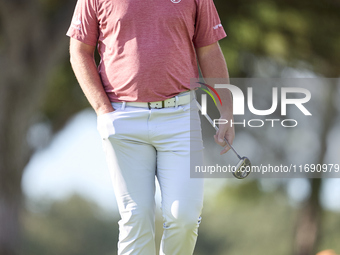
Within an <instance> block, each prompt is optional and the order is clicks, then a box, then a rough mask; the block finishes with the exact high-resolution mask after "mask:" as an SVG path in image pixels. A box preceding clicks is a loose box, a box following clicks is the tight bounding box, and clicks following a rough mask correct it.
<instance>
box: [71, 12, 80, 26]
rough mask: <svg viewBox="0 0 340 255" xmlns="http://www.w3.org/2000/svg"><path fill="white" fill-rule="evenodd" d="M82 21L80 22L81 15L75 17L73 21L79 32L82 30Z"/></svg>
mask: <svg viewBox="0 0 340 255" xmlns="http://www.w3.org/2000/svg"><path fill="white" fill-rule="evenodd" d="M80 25H81V20H80V13H78V15H77V16H74V17H73V19H72V26H73V27H75V28H76V29H78V30H81V26H80Z"/></svg>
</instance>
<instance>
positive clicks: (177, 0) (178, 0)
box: [171, 0, 182, 4]
mask: <svg viewBox="0 0 340 255" xmlns="http://www.w3.org/2000/svg"><path fill="white" fill-rule="evenodd" d="M180 1H182V0H171V2H173V3H174V4H178V3H179V2H180Z"/></svg>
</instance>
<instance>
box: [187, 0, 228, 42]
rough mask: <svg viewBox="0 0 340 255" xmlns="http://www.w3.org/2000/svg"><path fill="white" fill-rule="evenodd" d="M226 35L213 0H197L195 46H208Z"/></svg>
mask: <svg viewBox="0 0 340 255" xmlns="http://www.w3.org/2000/svg"><path fill="white" fill-rule="evenodd" d="M226 36H227V35H226V33H225V31H224V29H223V27H222V24H221V20H220V18H219V16H218V13H217V10H216V7H215V4H214V2H213V0H197V11H196V24H195V34H194V37H193V43H194V45H195V47H196V48H200V47H204V46H208V45H210V44H213V43H215V42H217V41H219V40H221V39H222V38H224V37H226Z"/></svg>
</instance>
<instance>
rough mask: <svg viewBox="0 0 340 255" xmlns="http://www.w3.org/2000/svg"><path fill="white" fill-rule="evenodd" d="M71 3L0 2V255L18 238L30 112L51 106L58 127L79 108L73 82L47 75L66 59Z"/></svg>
mask: <svg viewBox="0 0 340 255" xmlns="http://www.w3.org/2000/svg"><path fill="white" fill-rule="evenodd" d="M74 5H75V1H67V0H45V1H40V0H1V1H0V77H1V80H0V139H1V142H0V226H1V227H0V254H1V255H14V254H17V247H18V243H19V242H20V241H19V240H20V239H19V222H18V217H19V211H20V209H21V205H22V191H21V178H22V173H23V169H24V167H25V165H26V164H27V162H28V160H29V159H30V156H31V155H32V153H33V149H32V148H31V147H30V146H29V144H28V143H27V139H26V136H27V131H28V129H29V127H30V126H31V125H32V124H34V123H32V122H34V117H35V116H36V115H37V113H39V112H43V111H44V110H47V109H49V110H50V112H52V111H53V109H52V108H53V107H54V108H55V109H54V110H55V112H58V114H55V116H52V117H54V119H53V122H52V124H53V125H52V126H53V127H56V126H58V127H62V123H64V122H65V120H66V119H67V118H68V117H70V116H71V115H72V114H74V113H75V112H77V111H79V109H81V108H82V107H84V104H83V101H80V100H78V99H77V98H73V96H72V95H74V93H73V94H72V93H70V89H69V87H71V86H70V85H71V84H72V83H69V82H68V83H61V84H58V86H57V87H53V82H50V80H49V79H51V75H52V74H54V75H55V74H56V73H58V71H60V69H61V68H60V67H58V66H60V64H61V63H66V60H67V59H68V52H67V45H68V39H67V37H66V36H65V32H66V29H67V27H68V24H69V22H70V17H71V15H72V10H73V8H74ZM68 69H69V68H68ZM66 74H67V73H66ZM59 75H60V76H61V77H62V76H63V75H65V72H62V73H61V72H60V73H59ZM66 80H67V79H66ZM59 81H65V79H59ZM73 83H74V84H75V82H73ZM73 87H74V86H73ZM57 88H62V90H60V89H59V91H58V89H57ZM50 89H53V92H49V91H50ZM78 94H81V93H78ZM48 96H49V100H50V101H48V102H47V103H48V104H47V105H48V107H45V105H46V104H45V103H46V101H45V100H46V99H47V97H48ZM65 106H66V107H65ZM63 109H64V110H63ZM60 110H61V111H60ZM58 120H59V121H58Z"/></svg>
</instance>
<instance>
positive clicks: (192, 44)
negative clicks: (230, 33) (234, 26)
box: [67, 0, 226, 102]
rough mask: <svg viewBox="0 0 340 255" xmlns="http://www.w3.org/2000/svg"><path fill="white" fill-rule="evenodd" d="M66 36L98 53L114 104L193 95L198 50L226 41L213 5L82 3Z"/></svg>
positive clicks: (130, 0) (183, 1)
mask: <svg viewBox="0 0 340 255" xmlns="http://www.w3.org/2000/svg"><path fill="white" fill-rule="evenodd" d="M67 35H68V36H70V37H72V38H75V39H77V40H79V41H81V42H83V43H86V44H88V45H92V46H97V47H98V52H99V54H100V56H101V62H100V64H99V66H98V72H99V74H100V77H101V80H102V84H103V86H104V88H105V91H106V93H107V95H108V97H109V99H110V100H111V102H119V101H137V102H151V101H159V100H165V99H167V98H170V97H173V96H175V95H176V94H178V93H180V92H182V91H185V90H188V89H190V79H191V78H197V77H198V68H197V61H196V55H195V48H198V47H203V46H207V45H210V44H212V43H215V42H217V41H218V40H220V39H222V38H224V37H225V36H226V34H225V31H224V29H223V27H222V25H221V21H220V19H219V17H218V14H217V11H216V8H215V5H214V3H213V1H212V0H78V3H77V6H76V9H75V12H74V16H73V19H72V22H71V26H70V28H69V30H68V32H67Z"/></svg>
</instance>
